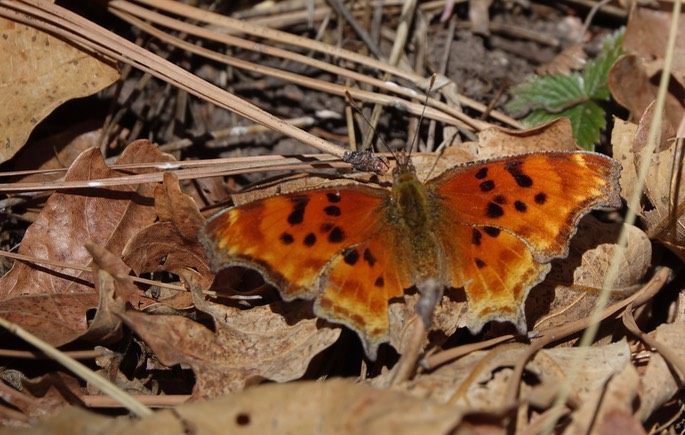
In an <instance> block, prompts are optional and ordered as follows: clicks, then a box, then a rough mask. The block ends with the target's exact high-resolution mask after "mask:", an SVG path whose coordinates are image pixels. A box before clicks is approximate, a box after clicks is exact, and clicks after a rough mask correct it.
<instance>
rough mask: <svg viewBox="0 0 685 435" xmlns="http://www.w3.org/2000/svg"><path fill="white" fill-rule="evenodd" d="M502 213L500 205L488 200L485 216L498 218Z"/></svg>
mask: <svg viewBox="0 0 685 435" xmlns="http://www.w3.org/2000/svg"><path fill="white" fill-rule="evenodd" d="M502 215H504V209H503V208H502V206H501V205H499V204H497V203H495V202H492V201H490V202H489V203H488V206H487V207H486V208H485V216H487V217H489V218H498V217H501V216H502Z"/></svg>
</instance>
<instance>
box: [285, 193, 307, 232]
mask: <svg viewBox="0 0 685 435" xmlns="http://www.w3.org/2000/svg"><path fill="white" fill-rule="evenodd" d="M290 201H291V202H292V203H293V210H292V211H291V212H290V214H289V215H288V223H289V224H290V225H298V224H301V223H302V221H303V220H304V211H305V210H306V208H307V204H309V198H307V197H306V196H295V197H292V198H290Z"/></svg>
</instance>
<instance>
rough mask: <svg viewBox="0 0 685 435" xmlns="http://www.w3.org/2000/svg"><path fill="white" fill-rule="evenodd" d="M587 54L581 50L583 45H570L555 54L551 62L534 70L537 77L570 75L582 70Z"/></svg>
mask: <svg viewBox="0 0 685 435" xmlns="http://www.w3.org/2000/svg"><path fill="white" fill-rule="evenodd" d="M586 60H587V54H586V53H585V50H583V44H580V43H575V44H571V45H569V46H568V47H566V48H565V49H563V50H562V51H561V53H559V54H557V55H556V56H555V57H554V59H552V61H551V62H548V63H546V64H545V65H541V66H539V67H537V68H536V69H535V73H536V74H537V75H540V76H541V75H545V74H549V75H553V74H562V75H571V72H572V71H577V70H581V69H583V66H585V61H586Z"/></svg>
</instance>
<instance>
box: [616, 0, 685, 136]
mask: <svg viewBox="0 0 685 435" xmlns="http://www.w3.org/2000/svg"><path fill="white" fill-rule="evenodd" d="M671 15H672V14H671V12H670V11H662V10H656V9H650V8H645V7H635V8H632V9H631V12H630V17H629V20H628V26H627V28H626V31H625V36H624V39H623V48H624V49H625V50H626V51H628V52H629V53H630V55H628V56H626V57H624V58H622V59H619V61H618V62H617V63H616V65H614V66H613V67H612V69H611V72H610V74H609V87H610V89H611V92H612V95H614V97H615V98H616V100H617V101H618V102H619V103H620V104H622V105H623V106H625V107H626V108H628V109H629V110H630V111H631V116H632V119H633V120H635V119H640V118H641V117H642V116H643V114H644V111H645V110H646V108H647V107H648V105H649V104H650V102H651V101H652V100H653V99H654V98H656V94H657V89H658V82H659V76H660V75H661V72H662V69H663V62H664V59H663V56H664V54H665V53H666V46H667V41H668V34H669V30H670V23H671ZM683 17H685V14H682V16H681V17H680V18H681V20H682V18H683ZM671 79H672V80H671V83H670V84H669V90H668V93H667V94H666V102H665V116H666V118H667V119H668V120H669V121H670V124H671V125H672V126H673V127H674V128H677V127H678V125H680V122H681V120H682V119H683V116H684V115H685V105H684V103H683V101H682V89H683V87H684V86H685V36H683V35H682V32H678V34H677V39H676V45H675V54H674V56H673V64H672V65H671Z"/></svg>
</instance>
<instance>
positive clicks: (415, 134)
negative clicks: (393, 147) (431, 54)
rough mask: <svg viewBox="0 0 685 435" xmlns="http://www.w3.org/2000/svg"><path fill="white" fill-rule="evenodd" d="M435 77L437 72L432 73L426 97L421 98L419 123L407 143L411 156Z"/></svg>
mask: <svg viewBox="0 0 685 435" xmlns="http://www.w3.org/2000/svg"><path fill="white" fill-rule="evenodd" d="M436 77H437V74H433V75H432V76H431V81H430V83H429V84H428V92H426V98H425V99H424V100H423V109H422V110H421V116H419V124H418V125H417V126H416V132H415V133H414V138H413V139H412V140H411V143H410V144H409V151H408V153H409V156H411V153H412V151H414V146H415V145H416V141H417V140H418V138H419V131H421V123H422V122H423V118H424V116H425V114H426V107H428V98H429V96H430V94H431V92H433V86H435V78H436Z"/></svg>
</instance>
